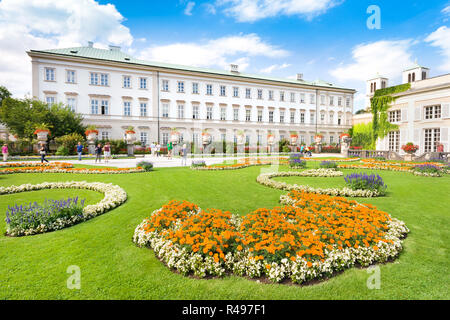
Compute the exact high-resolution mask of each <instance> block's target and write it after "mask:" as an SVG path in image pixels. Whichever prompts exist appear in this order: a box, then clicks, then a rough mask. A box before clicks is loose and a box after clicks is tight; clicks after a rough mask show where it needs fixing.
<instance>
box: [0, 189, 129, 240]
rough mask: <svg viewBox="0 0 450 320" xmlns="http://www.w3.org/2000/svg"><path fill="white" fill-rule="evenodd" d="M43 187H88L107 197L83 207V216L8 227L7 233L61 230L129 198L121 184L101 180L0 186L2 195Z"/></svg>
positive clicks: (25, 233)
mask: <svg viewBox="0 0 450 320" xmlns="http://www.w3.org/2000/svg"><path fill="white" fill-rule="evenodd" d="M43 189H86V190H92V191H97V192H101V193H103V194H104V195H105V197H104V198H103V199H102V200H101V201H100V202H98V203H96V204H93V205H88V206H86V207H84V208H83V215H82V216H75V217H72V218H64V219H57V220H56V221H54V222H53V223H51V224H50V225H40V226H38V227H36V228H29V229H28V228H26V229H23V228H20V227H18V228H14V229H10V228H9V227H7V230H6V234H7V235H9V236H15V237H16V236H26V235H32V234H37V233H44V232H49V231H53V230H59V229H62V228H65V227H68V226H71V225H74V224H76V223H79V222H81V221H85V220H88V219H91V218H94V217H96V216H98V215H100V214H103V213H105V212H107V211H109V210H111V209H113V208H115V207H118V206H120V205H121V204H122V203H124V202H125V201H126V200H127V193H126V192H125V190H123V189H122V188H120V187H119V186H116V185H113V184H106V183H100V182H86V181H72V182H44V183H41V184H35V185H33V184H22V185H20V186H10V187H0V195H3V194H12V193H19V192H26V191H35V190H43Z"/></svg>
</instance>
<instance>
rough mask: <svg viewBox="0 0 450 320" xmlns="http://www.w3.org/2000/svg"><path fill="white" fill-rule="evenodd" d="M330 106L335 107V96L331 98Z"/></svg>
mask: <svg viewBox="0 0 450 320" xmlns="http://www.w3.org/2000/svg"><path fill="white" fill-rule="evenodd" d="M330 106H334V97H333V96H331V97H330Z"/></svg>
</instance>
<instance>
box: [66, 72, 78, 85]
mask: <svg viewBox="0 0 450 320" xmlns="http://www.w3.org/2000/svg"><path fill="white" fill-rule="evenodd" d="M75 81H76V80H75V71H74V70H67V83H75Z"/></svg>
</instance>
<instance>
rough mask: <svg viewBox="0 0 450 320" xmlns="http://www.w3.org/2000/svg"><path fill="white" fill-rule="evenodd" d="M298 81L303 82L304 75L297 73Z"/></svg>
mask: <svg viewBox="0 0 450 320" xmlns="http://www.w3.org/2000/svg"><path fill="white" fill-rule="evenodd" d="M297 81H303V73H297Z"/></svg>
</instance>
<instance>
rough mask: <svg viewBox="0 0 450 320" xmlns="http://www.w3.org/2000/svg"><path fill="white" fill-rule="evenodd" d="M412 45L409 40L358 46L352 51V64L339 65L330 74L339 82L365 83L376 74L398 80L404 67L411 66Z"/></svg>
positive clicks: (383, 41)
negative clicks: (355, 81)
mask: <svg viewBox="0 0 450 320" xmlns="http://www.w3.org/2000/svg"><path fill="white" fill-rule="evenodd" d="M414 44H415V42H414V41H412V40H409V39H408V40H398V41H386V40H382V41H377V42H372V43H368V44H360V45H358V46H356V47H355V48H353V50H352V56H353V62H352V63H350V64H341V65H340V66H339V67H337V68H335V69H334V70H331V72H330V73H331V75H332V76H334V77H335V78H337V79H339V80H340V81H348V80H360V81H366V80H368V79H370V78H371V77H373V76H375V75H376V74H377V73H380V74H381V75H383V76H385V77H388V78H391V79H392V78H398V77H399V76H400V75H401V72H402V71H403V70H404V69H405V68H406V67H409V66H411V65H412V64H413V62H412V58H411V52H410V49H411V46H412V45H414Z"/></svg>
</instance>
